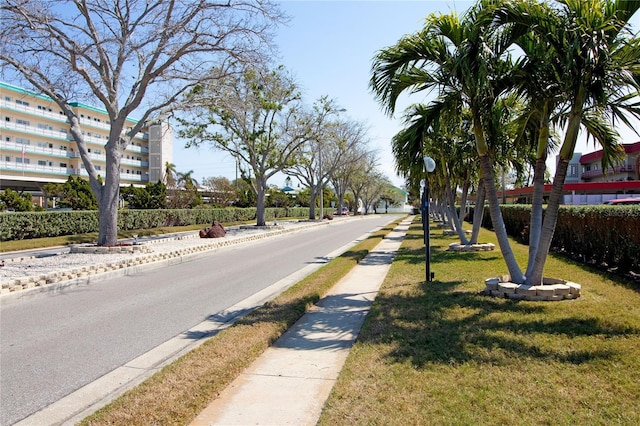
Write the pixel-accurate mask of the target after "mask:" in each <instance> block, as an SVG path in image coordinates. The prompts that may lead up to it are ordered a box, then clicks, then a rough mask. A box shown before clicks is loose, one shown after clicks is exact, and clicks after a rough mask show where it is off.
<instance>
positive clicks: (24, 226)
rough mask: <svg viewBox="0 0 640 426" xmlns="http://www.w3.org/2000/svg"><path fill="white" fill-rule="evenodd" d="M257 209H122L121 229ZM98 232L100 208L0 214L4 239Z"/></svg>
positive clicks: (270, 213) (302, 211) (225, 217)
mask: <svg viewBox="0 0 640 426" xmlns="http://www.w3.org/2000/svg"><path fill="white" fill-rule="evenodd" d="M308 214H309V209H308V208H301V207H294V208H268V209H266V210H265V217H266V218H267V219H268V220H274V219H278V218H284V217H304V216H306V215H308ZM255 218H256V209H255V208H254V207H249V208H244V209H240V208H224V209H209V208H196V209H161V210H128V209H125V210H120V211H118V229H119V230H122V231H130V230H135V229H150V228H159V227H165V226H185V225H200V224H202V225H204V224H210V223H212V222H213V221H214V220H217V221H218V222H220V223H231V222H248V221H252V220H255ZM97 231H98V212H97V211H95V210H94V211H62V212H60V211H56V212H53V211H49V212H21V213H18V212H16V213H0V241H11V240H24V239H29V238H43V237H58V236H62V235H74V234H86V233H88V232H97Z"/></svg>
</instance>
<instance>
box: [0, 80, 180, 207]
mask: <svg viewBox="0 0 640 426" xmlns="http://www.w3.org/2000/svg"><path fill="white" fill-rule="evenodd" d="M71 106H72V107H73V108H74V110H75V112H76V114H77V116H78V117H79V118H80V123H81V125H82V130H83V134H84V136H85V141H86V143H87V147H88V151H89V152H90V155H91V159H92V161H93V164H94V166H95V167H96V169H97V171H98V173H100V170H103V169H105V164H106V158H105V148H104V145H105V144H106V142H107V139H108V135H109V129H110V123H109V117H108V115H107V113H106V111H104V110H101V109H99V108H95V107H93V106H90V105H85V104H82V103H79V102H75V103H72V104H71ZM0 116H1V124H0V189H5V188H11V189H14V190H17V191H28V192H31V193H32V194H33V195H34V196H38V195H41V188H42V185H44V184H45V183H47V182H54V183H62V182H65V181H66V180H67V178H68V177H69V176H79V177H83V178H86V179H88V174H87V172H86V170H85V168H84V165H83V163H82V159H81V158H80V154H79V153H78V150H77V146H76V143H75V141H74V139H73V137H72V136H71V133H70V132H69V127H70V125H69V122H68V120H67V117H66V116H65V115H64V114H63V112H62V111H61V110H60V108H59V107H58V106H57V105H56V103H55V102H53V101H52V100H51V98H49V97H47V96H43V95H39V94H37V93H33V92H30V91H28V90H25V89H22V88H19V87H16V86H13V85H10V84H7V83H3V82H0ZM128 122H130V123H131V126H133V125H134V124H135V123H137V121H136V120H133V119H129V120H128ZM172 147H173V136H172V130H171V127H170V126H169V125H168V124H166V123H160V124H152V125H149V126H146V127H145V128H144V131H143V132H141V133H139V134H138V135H137V136H136V137H135V138H134V139H133V140H132V142H131V143H130V144H129V146H128V147H127V149H126V150H125V152H124V153H123V156H122V161H121V165H120V183H121V186H129V185H131V184H133V185H134V186H144V185H145V184H147V183H148V182H157V181H158V180H161V179H162V176H163V170H164V164H165V163H166V162H170V163H171V162H172V153H173V150H172Z"/></svg>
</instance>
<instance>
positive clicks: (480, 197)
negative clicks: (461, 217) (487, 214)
mask: <svg viewBox="0 0 640 426" xmlns="http://www.w3.org/2000/svg"><path fill="white" fill-rule="evenodd" d="M485 194H486V191H485V189H484V180H483V179H480V181H479V182H478V193H477V194H476V207H475V209H474V210H473V227H472V228H471V239H470V240H469V244H478V236H479V235H480V228H481V227H482V219H483V218H484V200H485V198H486V197H485Z"/></svg>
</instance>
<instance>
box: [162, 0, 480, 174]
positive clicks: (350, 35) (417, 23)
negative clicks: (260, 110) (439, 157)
mask: <svg viewBox="0 0 640 426" xmlns="http://www.w3.org/2000/svg"><path fill="white" fill-rule="evenodd" d="M280 4H281V8H282V9H283V10H284V11H285V12H286V13H287V14H288V15H289V16H290V17H291V20H290V22H289V23H288V24H286V25H284V26H281V27H280V28H279V29H278V33H277V36H276V43H277V45H278V48H279V50H280V56H281V58H280V61H279V63H280V64H282V65H284V66H285V67H286V68H287V69H288V70H289V71H290V72H292V73H293V75H294V76H295V77H296V79H297V81H298V83H299V85H300V86H301V88H302V91H303V96H304V99H305V102H306V103H308V104H309V105H310V104H312V103H313V101H314V100H316V99H318V98H319V97H320V96H324V95H326V96H328V97H330V98H333V99H335V100H336V102H337V104H338V105H339V106H340V107H341V108H344V109H346V112H344V113H343V114H345V115H346V116H348V117H350V118H352V119H355V120H358V121H361V122H363V123H365V124H366V125H368V127H369V136H370V139H371V145H370V146H371V148H374V149H376V150H377V151H378V153H379V157H380V167H381V169H382V170H383V171H384V173H385V174H386V175H387V176H388V177H389V178H390V179H391V180H392V182H393V183H394V184H395V185H397V186H401V185H402V184H403V180H402V179H401V178H399V177H397V176H396V175H395V172H394V164H393V157H392V156H391V151H390V141H391V138H392V137H393V136H394V135H395V134H396V133H397V132H398V131H399V130H400V129H401V126H400V118H399V116H400V114H397V116H398V117H396V118H395V119H391V118H389V117H388V116H386V115H385V114H384V113H383V112H382V110H381V109H380V107H379V105H378V104H377V102H376V101H375V100H374V98H373V96H372V95H371V93H370V92H369V88H368V84H369V77H370V71H371V60H372V58H373V56H374V55H375V54H376V52H377V51H379V50H380V49H383V48H385V47H387V46H391V45H393V44H395V43H396V42H397V41H398V40H399V39H400V38H401V37H402V36H403V35H405V34H409V33H413V32H415V31H417V30H419V29H420V28H422V26H423V23H424V19H425V17H426V16H427V15H428V14H430V13H432V12H435V11H441V12H443V13H449V12H450V11H452V10H458V11H463V10H466V9H467V8H468V7H469V6H470V5H471V4H473V2H471V1H459V0H457V1H409V0H406V1H326V0H325V1H304V0H295V1H283V2H281V3H280ZM402 109H404V107H401V108H399V109H398V112H399V113H401V112H402ZM183 146H184V143H182V142H181V141H179V140H176V143H175V144H174V152H173V156H174V161H173V162H174V164H175V165H176V168H177V169H178V171H188V170H194V177H196V179H198V181H201V180H202V178H203V177H210V176H226V177H228V178H229V179H234V178H235V162H234V160H233V158H232V157H231V156H230V155H228V154H224V153H221V152H220V151H215V150H212V149H211V148H207V147H202V148H199V149H194V148H191V149H189V150H185V149H184V148H183ZM269 183H270V184H274V185H278V186H282V185H283V184H284V177H280V176H276V177H274V178H273V180H272V181H270V182H269Z"/></svg>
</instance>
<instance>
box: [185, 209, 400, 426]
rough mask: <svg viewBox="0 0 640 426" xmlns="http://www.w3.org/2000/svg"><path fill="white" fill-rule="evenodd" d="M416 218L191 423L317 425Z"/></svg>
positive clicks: (387, 239) (389, 237)
mask: <svg viewBox="0 0 640 426" xmlns="http://www.w3.org/2000/svg"><path fill="white" fill-rule="evenodd" d="M411 219H412V218H407V219H405V220H404V221H403V222H402V223H401V224H400V225H398V226H397V227H396V228H395V229H394V230H393V231H392V232H391V233H389V235H387V237H385V239H384V240H383V241H382V242H381V243H380V244H378V246H376V248H375V249H374V250H373V251H371V253H370V254H369V255H368V256H367V257H365V258H364V260H362V261H361V262H360V263H359V264H358V265H357V266H356V267H355V268H353V270H351V271H350V272H349V274H347V275H346V276H345V277H344V278H343V279H342V280H341V281H340V282H338V284H336V286H335V287H334V288H333V289H332V290H331V291H330V293H329V294H328V295H327V296H325V297H324V298H323V299H322V300H320V301H319V302H318V304H317V305H316V306H315V307H314V308H313V309H312V310H311V311H310V312H309V313H307V314H306V315H304V316H303V317H302V318H301V319H300V320H299V321H298V322H297V323H296V324H294V326H293V327H291V328H290V329H289V330H288V331H287V332H286V333H285V334H284V335H283V336H282V337H281V338H280V339H278V340H277V341H276V342H275V343H274V344H273V346H272V347H271V348H269V349H267V351H265V353H264V354H263V355H262V356H261V357H260V358H258V359H257V360H256V361H255V362H254V363H253V364H252V365H251V366H250V367H249V368H247V369H246V370H245V371H244V372H243V373H242V374H241V375H240V376H239V377H238V378H237V379H236V380H235V381H234V382H232V383H231V384H230V385H229V386H228V387H227V388H226V389H225V390H224V391H223V392H222V393H221V394H220V396H219V397H218V398H217V399H215V400H214V401H212V402H211V403H210V405H209V406H208V407H207V408H206V409H205V410H204V411H203V412H202V413H200V415H198V417H196V419H194V421H193V422H192V423H191V425H192V426H202V425H248V424H254V425H255V424H269V425H273V424H278V425H285V424H294V425H312V424H316V422H317V420H318V418H319V417H320V413H321V411H322V407H323V406H324V403H325V401H326V399H327V398H328V396H329V393H330V392H331V389H332V387H333V385H334V384H335V382H336V380H337V379H338V376H339V374H340V370H341V369H342V366H343V365H344V363H345V361H346V359H347V356H348V354H349V350H350V348H351V347H352V346H353V343H354V342H355V339H356V338H357V336H358V333H359V331H360V328H361V327H362V324H363V322H364V319H365V317H366V315H367V313H368V312H369V309H370V307H371V304H372V302H373V300H374V299H375V297H376V295H377V292H378V289H379V288H380V285H381V284H382V281H383V280H384V278H385V277H386V275H387V272H388V270H389V267H390V266H391V263H392V261H393V258H394V256H395V254H396V252H397V250H398V249H399V248H400V244H401V243H402V239H403V238H404V236H405V234H406V232H407V230H408V229H409V225H410V223H411Z"/></svg>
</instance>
